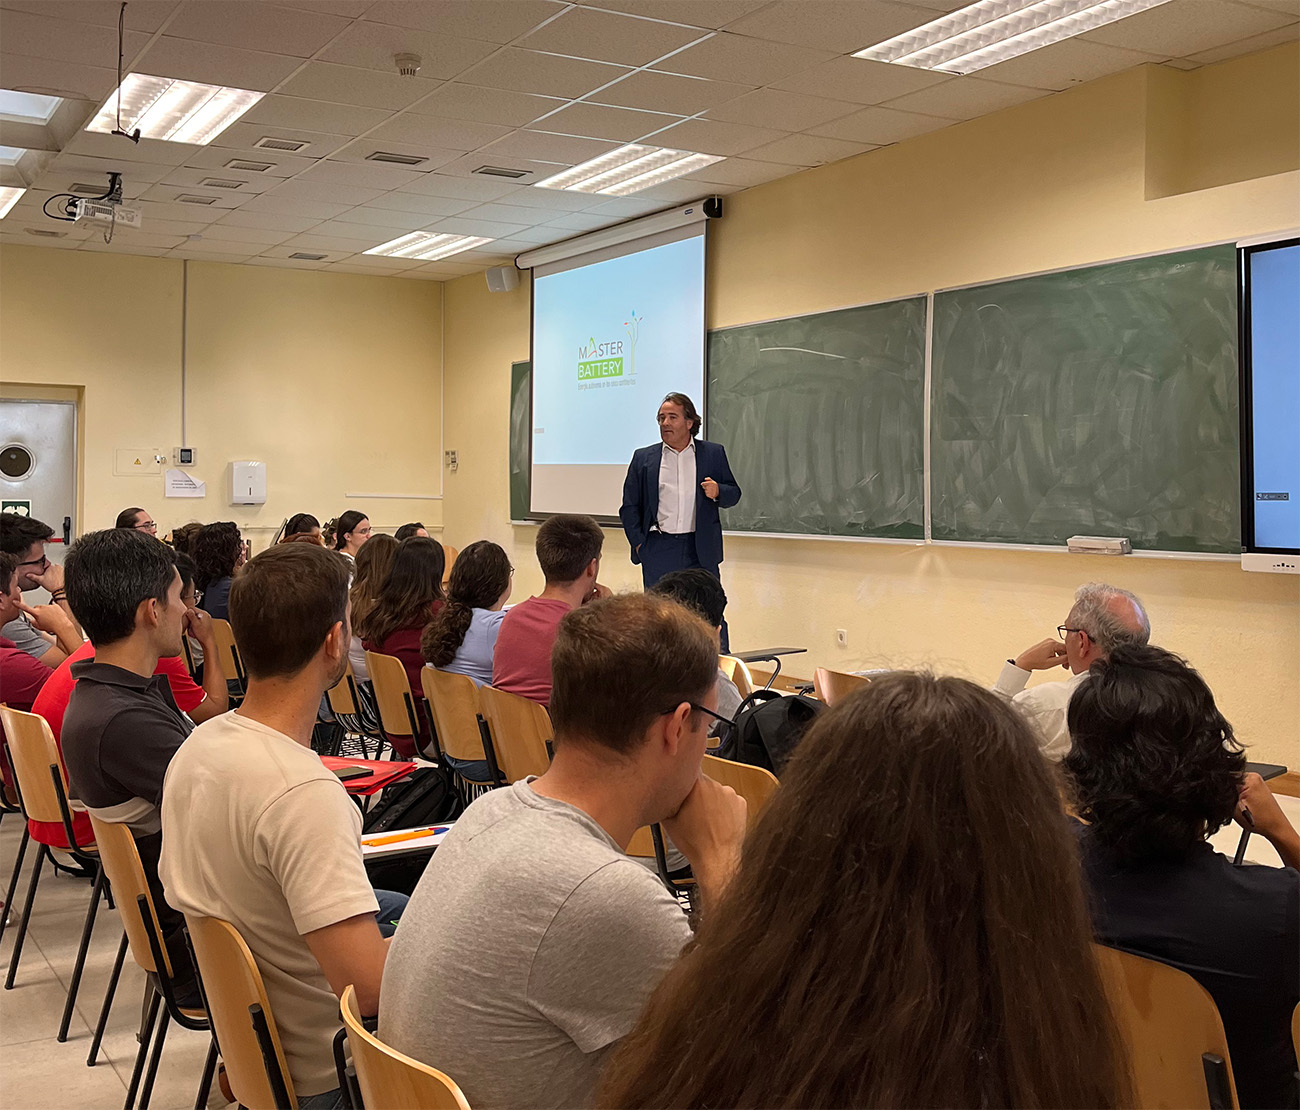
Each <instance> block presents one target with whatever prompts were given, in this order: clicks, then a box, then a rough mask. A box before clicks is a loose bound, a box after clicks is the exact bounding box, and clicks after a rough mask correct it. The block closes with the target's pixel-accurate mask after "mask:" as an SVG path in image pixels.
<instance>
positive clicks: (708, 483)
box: [700, 478, 718, 501]
mask: <svg viewBox="0 0 1300 1110" xmlns="http://www.w3.org/2000/svg"><path fill="white" fill-rule="evenodd" d="M700 489H702V490H703V491H704V496H705V497H707V498H708V499H709V500H710V501H716V500H717V499H718V483H717V482H715V481H714V480H713V479H712V478H705V479H704V481H702V482H701V483H700Z"/></svg>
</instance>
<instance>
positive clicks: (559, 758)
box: [379, 595, 745, 1108]
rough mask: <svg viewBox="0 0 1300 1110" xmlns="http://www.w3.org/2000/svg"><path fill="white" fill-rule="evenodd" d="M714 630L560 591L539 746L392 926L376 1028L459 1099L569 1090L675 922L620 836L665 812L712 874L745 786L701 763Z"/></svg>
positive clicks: (477, 807) (575, 1089) (730, 848)
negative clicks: (547, 747)
mask: <svg viewBox="0 0 1300 1110" xmlns="http://www.w3.org/2000/svg"><path fill="white" fill-rule="evenodd" d="M716 671H717V648H716V645H715V643H714V640H713V635H712V632H711V631H710V629H708V628H707V627H705V625H704V623H703V622H702V621H700V620H699V619H698V618H697V617H695V616H693V615H692V614H690V613H688V612H687V611H686V610H685V609H684V608H682V607H681V606H680V605H675V604H672V603H671V602H669V601H667V600H665V599H663V598H655V597H649V596H645V595H632V596H627V597H617V598H611V599H609V600H605V601H601V602H599V603H597V604H594V605H590V606H585V607H578V608H576V609H575V610H574V611H572V612H569V613H568V614H567V615H566V616H565V617H564V620H563V621H562V622H561V624H560V628H559V632H558V635H557V637H556V640H555V685H554V690H553V691H552V694H551V716H552V721H553V723H554V725H555V759H554V761H553V762H552V763H551V766H550V768H549V769H548V770H547V772H546V774H544V775H542V776H541V777H540V778H535V779H534V778H529V779H523V780H521V781H519V782H516V783H515V784H514V785H513V786H510V787H508V788H503V789H501V790H493V791H489V792H488V793H487V794H485V795H484V796H483V797H481V798H479V799H478V800H477V801H475V802H474V803H473V804H472V805H471V806H470V807H469V808H468V809H467V810H466V811H465V813H464V815H463V816H462V817H461V818H460V819H459V820H458V821H457V822H456V826H455V828H454V829H453V830H452V831H451V833H449V834H448V836H447V838H446V839H445V840H444V841H443V843H442V844H441V845H440V847H439V848H438V851H437V852H436V853H435V855H434V857H433V860H432V862H431V863H430V864H429V866H428V868H427V869H426V870H425V872H424V876H423V877H422V878H421V880H420V883H419V886H418V887H417V888H416V890H415V893H414V895H413V896H412V899H411V904H410V906H409V907H408V909H407V912H406V914H405V916H404V917H403V919H402V928H401V930H399V932H398V935H397V936H396V937H395V938H394V941H393V954H392V957H391V959H390V961H389V964H388V967H387V968H386V969H385V973H384V981H383V989H382V991H381V996H380V1021H379V1032H380V1036H382V1037H383V1039H384V1040H385V1041H386V1042H387V1043H388V1044H390V1045H392V1046H393V1047H394V1048H396V1049H397V1050H399V1051H401V1052H404V1053H406V1054H407V1055H408V1056H412V1057H414V1058H415V1059H417V1060H422V1061H424V1062H426V1063H429V1064H432V1065H434V1066H436V1067H438V1068H440V1069H445V1070H446V1071H447V1073H448V1074H450V1075H452V1076H454V1077H455V1078H456V1081H457V1083H459V1084H460V1086H461V1088H462V1089H463V1090H464V1092H465V1095H466V1098H467V1099H468V1100H469V1102H470V1104H471V1105H473V1106H475V1107H482V1108H491V1107H512V1108H513V1107H529V1106H563V1107H568V1106H585V1105H589V1104H590V1103H591V1101H592V1097H593V1095H594V1091H595V1085H596V1081H597V1079H598V1077H599V1074H600V1069H601V1067H602V1065H603V1063H604V1061H605V1058H606V1056H607V1054H608V1050H609V1048H610V1046H611V1045H613V1044H615V1043H616V1042H617V1041H618V1040H619V1038H621V1037H623V1036H625V1035H626V1034H627V1033H628V1031H629V1030H630V1029H631V1028H632V1026H633V1025H634V1024H635V1022H636V1019H637V1015H638V1014H639V1012H640V1010H641V1007H642V1005H643V1004H644V1002H645V1000H646V998H647V997H648V996H649V994H650V991H651V990H653V988H654V986H655V984H656V983H657V982H658V980H659V978H660V976H662V975H663V973H664V972H665V971H666V970H667V969H668V967H669V966H670V965H671V964H672V962H673V961H674V960H675V959H676V958H677V955H678V953H679V952H680V951H681V949H682V947H683V945H685V944H686V943H687V941H688V940H689V939H690V935H691V934H690V928H689V927H688V925H687V922H686V917H685V915H684V914H683V913H682V911H681V909H680V908H679V907H678V905H677V902H676V900H675V899H674V898H673V897H672V896H671V895H670V894H669V893H668V891H667V890H666V889H665V888H664V886H663V884H662V883H661V882H660V881H659V880H658V879H657V878H656V877H655V875H654V874H653V873H652V872H651V871H649V870H648V869H647V868H645V867H643V866H642V865H641V864H639V863H636V862H634V861H633V860H631V859H629V858H628V857H627V856H626V855H625V854H624V849H625V848H626V846H627V844H628V841H629V840H630V839H631V837H632V834H633V833H634V832H636V830H637V829H639V828H641V827H643V826H645V825H647V824H651V823H653V822H656V821H662V822H664V823H665V827H666V828H667V829H668V830H669V832H670V833H671V834H672V836H673V839H674V840H675V841H676V843H677V844H678V845H679V847H681V849H682V850H683V851H684V852H685V853H686V855H687V856H688V858H689V859H690V861H691V863H692V865H693V866H694V869H695V875H696V877H697V879H698V880H699V884H700V893H701V898H702V901H703V912H705V913H706V914H707V913H708V912H710V910H711V909H712V906H713V903H714V901H715V900H716V899H717V898H718V896H719V894H720V892H721V890H722V889H723V887H724V886H725V885H726V882H727V880H728V878H729V877H730V874H731V871H732V869H733V868H734V866H735V860H736V857H737V854H738V853H739V848H740V840H741V838H742V836H743V835H744V825H745V804H744V802H743V800H741V799H740V798H738V797H737V796H736V795H735V794H734V793H732V792H731V791H730V790H728V789H727V788H725V787H722V786H720V785H718V784H717V783H715V782H712V781H711V780H709V779H707V778H704V777H703V776H702V775H701V773H700V759H701V756H702V755H703V754H704V746H705V736H706V733H707V730H708V721H709V720H710V718H709V717H708V714H707V713H706V712H703V711H702V710H701V709H700V708H698V707H700V706H702V707H703V708H704V709H706V710H707V709H709V708H711V707H712V703H713V684H714V674H715V673H716Z"/></svg>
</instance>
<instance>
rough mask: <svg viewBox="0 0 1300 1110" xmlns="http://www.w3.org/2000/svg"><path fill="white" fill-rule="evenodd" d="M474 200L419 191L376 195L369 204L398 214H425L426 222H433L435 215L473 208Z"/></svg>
mask: <svg viewBox="0 0 1300 1110" xmlns="http://www.w3.org/2000/svg"><path fill="white" fill-rule="evenodd" d="M475 204H476V202H475V201H472V200H460V199H457V198H456V197H429V196H420V195H419V194H417V193H402V192H392V193H385V194H384V195H383V196H382V197H376V198H375V199H374V200H372V201H371V202H370V204H369V207H370V208H378V209H383V210H385V211H391V212H393V213H395V214H398V215H406V214H408V213H409V214H410V215H413V216H420V215H424V216H425V217H426V220H425V222H426V223H427V222H431V221H432V220H433V218H434V217H435V216H454V215H456V213H458V212H464V211H465V210H466V209H469V208H473V207H474V205H475Z"/></svg>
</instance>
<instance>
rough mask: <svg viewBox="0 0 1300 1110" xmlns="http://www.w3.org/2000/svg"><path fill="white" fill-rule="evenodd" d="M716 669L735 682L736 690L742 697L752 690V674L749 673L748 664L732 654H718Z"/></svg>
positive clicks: (745, 696) (747, 695)
mask: <svg viewBox="0 0 1300 1110" xmlns="http://www.w3.org/2000/svg"><path fill="white" fill-rule="evenodd" d="M718 669H719V670H720V671H722V673H723V674H725V675H726V676H727V677H728V678H729V679H731V681H732V682H734V683H735V684H736V690H737V692H738V693H739V694H740V696H741V697H742V698H747V697H749V695H750V694H752V693H753V692H754V676H753V675H752V674H750V673H749V664H747V663H745V662H744V661H743V660H741V659H737V658H736V657H735V656H734V655H719V656H718Z"/></svg>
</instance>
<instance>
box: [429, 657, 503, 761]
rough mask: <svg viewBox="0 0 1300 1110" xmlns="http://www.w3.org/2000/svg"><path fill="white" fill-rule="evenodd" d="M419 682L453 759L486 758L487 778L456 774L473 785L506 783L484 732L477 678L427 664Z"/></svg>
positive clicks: (442, 742) (440, 744) (440, 741)
mask: <svg viewBox="0 0 1300 1110" xmlns="http://www.w3.org/2000/svg"><path fill="white" fill-rule="evenodd" d="M420 685H421V686H422V687H423V688H424V700H425V704H426V705H427V706H428V707H429V716H430V717H431V718H432V720H433V732H434V733H435V734H436V735H437V737H438V748H439V750H441V751H443V752H445V753H446V754H447V755H449V756H451V758H452V759H459V760H465V761H477V762H482V761H483V760H486V761H487V765H488V775H489V777H488V778H487V779H484V780H481V781H480V780H476V779H471V778H466V777H465V776H464V775H461V774H460V773H459V772H457V777H458V778H462V779H464V781H465V782H467V783H470V784H471V785H474V786H482V785H492V786H499V785H503V781H502V779H501V771H500V768H499V767H498V766H497V762H496V752H495V751H494V750H493V748H492V742H491V739H490V737H488V736H487V735H485V733H484V729H485V727H486V726H485V723H484V721H483V718H482V716H481V715H480V713H479V696H478V687H477V686H475V685H474V680H473V679H471V678H467V677H466V676H465V675H463V674H452V673H450V672H449V671H440V670H438V669H437V668H436V667H425V668H424V670H422V671H421V672H420Z"/></svg>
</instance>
